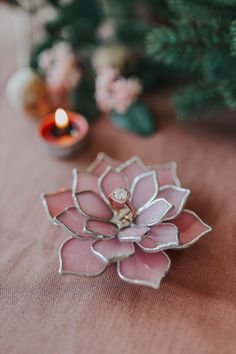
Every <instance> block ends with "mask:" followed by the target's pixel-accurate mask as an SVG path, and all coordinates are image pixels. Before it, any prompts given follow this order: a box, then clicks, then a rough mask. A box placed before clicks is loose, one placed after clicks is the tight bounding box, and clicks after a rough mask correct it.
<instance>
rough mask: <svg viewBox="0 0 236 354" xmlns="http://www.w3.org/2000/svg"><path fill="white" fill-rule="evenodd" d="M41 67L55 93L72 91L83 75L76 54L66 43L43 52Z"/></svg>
mask: <svg viewBox="0 0 236 354" xmlns="http://www.w3.org/2000/svg"><path fill="white" fill-rule="evenodd" d="M39 67H40V69H41V70H42V72H43V73H44V75H45V79H46V81H47V83H48V85H49V87H50V88H51V89H52V90H54V91H55V92H57V91H58V92H59V91H62V90H70V89H72V88H73V87H74V86H75V85H76V84H77V82H78V81H79V79H80V75H81V73H80V71H79V69H78V67H77V66H76V61H75V56H74V53H73V52H72V50H71V48H70V47H69V46H68V45H67V44H66V43H64V42H60V43H58V44H56V45H54V46H53V47H52V48H51V49H47V50H45V51H44V52H42V53H41V54H40V56H39Z"/></svg>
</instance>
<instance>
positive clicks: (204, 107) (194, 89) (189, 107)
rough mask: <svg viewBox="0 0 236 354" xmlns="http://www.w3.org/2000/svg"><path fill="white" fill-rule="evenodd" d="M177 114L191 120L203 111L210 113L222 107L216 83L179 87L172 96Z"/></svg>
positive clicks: (181, 117) (221, 99) (222, 103)
mask: <svg viewBox="0 0 236 354" xmlns="http://www.w3.org/2000/svg"><path fill="white" fill-rule="evenodd" d="M172 103H173V105H174V106H175V108H176V111H177V116H178V117H179V118H180V119H183V120H191V119H194V118H196V117H197V116H199V115H200V114H202V113H203V112H204V113H211V112H214V111H217V110H218V109H220V108H223V107H224V102H223V98H222V95H221V92H220V90H219V88H218V87H217V84H215V85H214V84H212V85H207V84H206V83H202V84H193V85H190V86H188V87H187V88H183V89H180V90H178V91H177V92H176V94H175V95H174V96H173V98H172Z"/></svg>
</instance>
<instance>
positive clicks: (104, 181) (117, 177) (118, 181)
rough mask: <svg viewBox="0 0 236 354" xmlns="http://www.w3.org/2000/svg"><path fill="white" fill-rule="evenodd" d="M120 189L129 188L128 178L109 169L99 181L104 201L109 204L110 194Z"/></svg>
mask: <svg viewBox="0 0 236 354" xmlns="http://www.w3.org/2000/svg"><path fill="white" fill-rule="evenodd" d="M119 187H120V188H122V187H124V188H127V187H128V181H127V179H126V177H125V176H123V175H122V174H121V173H118V172H116V171H115V170H113V169H112V168H109V167H108V168H107V170H106V171H105V172H104V173H103V174H102V175H101V176H100V177H99V179H98V189H99V192H100V194H101V196H102V197H103V199H104V200H106V201H107V202H109V200H108V197H109V195H110V193H111V192H113V191H114V189H116V188H119Z"/></svg>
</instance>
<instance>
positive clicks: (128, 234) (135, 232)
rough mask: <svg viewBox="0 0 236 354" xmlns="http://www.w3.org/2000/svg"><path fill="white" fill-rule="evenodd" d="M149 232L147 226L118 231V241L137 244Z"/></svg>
mask: <svg viewBox="0 0 236 354" xmlns="http://www.w3.org/2000/svg"><path fill="white" fill-rule="evenodd" d="M149 230H150V228H149V227H147V226H133V227H127V228H126V229H123V230H121V231H119V233H118V239H119V240H120V241H122V242H129V241H133V242H139V241H141V240H142V239H143V238H144V236H145V235H146V234H147V233H148V231H149Z"/></svg>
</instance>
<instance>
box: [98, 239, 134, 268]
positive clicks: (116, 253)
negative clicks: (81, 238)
mask: <svg viewBox="0 0 236 354" xmlns="http://www.w3.org/2000/svg"><path fill="white" fill-rule="evenodd" d="M92 251H93V252H94V254H95V255H96V256H97V257H98V258H99V259H101V260H102V261H104V262H105V263H114V262H117V261H119V260H123V259H125V258H127V257H129V256H131V255H132V254H133V253H134V252H135V248H134V245H133V243H132V242H119V241H118V240H117V239H114V240H98V241H96V242H95V243H94V244H93V245H92Z"/></svg>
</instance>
